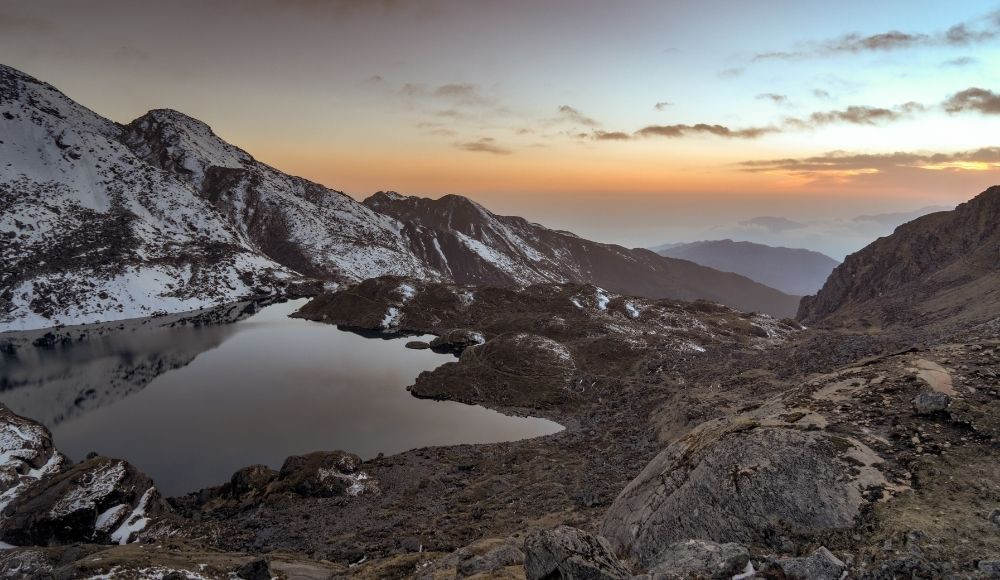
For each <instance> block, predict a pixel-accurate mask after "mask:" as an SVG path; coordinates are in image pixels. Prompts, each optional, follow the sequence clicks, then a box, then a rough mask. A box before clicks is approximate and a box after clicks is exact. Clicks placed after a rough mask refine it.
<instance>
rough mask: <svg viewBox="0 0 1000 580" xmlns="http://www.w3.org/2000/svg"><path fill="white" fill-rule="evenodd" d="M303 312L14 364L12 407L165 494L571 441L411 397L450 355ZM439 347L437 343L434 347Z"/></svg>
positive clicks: (528, 423) (112, 336) (544, 423)
mask: <svg viewBox="0 0 1000 580" xmlns="http://www.w3.org/2000/svg"><path fill="white" fill-rule="evenodd" d="M304 302H305V301H304V300H297V301H292V302H286V303H283V304H275V305H271V306H267V307H265V308H263V309H261V310H260V311H259V312H258V313H257V314H254V315H252V316H250V317H249V318H244V319H242V320H239V321H237V322H232V323H224V324H211V325H203V326H199V327H193V326H191V325H185V326H177V327H166V328H160V327H157V328H155V329H152V328H149V327H148V326H147V327H141V326H137V325H135V324H131V325H127V327H126V328H125V329H123V330H117V331H115V332H111V333H107V334H105V335H102V336H100V337H97V338H93V339H88V340H85V341H81V342H76V343H73V344H71V345H69V346H65V347H56V348H35V347H30V346H29V347H26V348H21V349H20V350H18V351H17V355H16V356H15V357H11V356H9V355H7V356H5V357H4V358H3V359H2V366H0V389H2V390H0V402H3V403H4V404H6V405H7V406H9V407H10V408H11V409H12V410H13V411H14V412H15V413H18V414H21V415H24V416H27V417H31V418H33V419H36V420H38V421H40V422H42V423H45V424H46V425H47V426H48V427H49V428H50V429H51V430H52V433H53V436H54V438H55V445H56V447H57V448H58V449H59V450H60V451H62V452H63V453H65V454H67V455H69V456H70V457H71V458H72V459H74V460H79V459H82V458H83V457H85V456H86V454H87V453H88V452H91V451H96V452H97V453H100V454H102V455H107V456H110V457H119V458H123V459H127V460H128V461H130V462H132V463H133V464H134V465H136V466H137V467H138V468H139V469H141V470H142V471H144V472H145V473H146V474H148V475H149V476H150V477H152V478H153V480H154V481H155V482H156V484H157V487H159V488H160V490H161V491H162V492H163V493H164V494H165V495H178V494H183V493H186V492H189V491H194V490H197V489H201V488H203V487H207V486H211V485H218V484H221V483H223V482H225V481H227V480H228V479H229V476H230V475H232V473H233V472H234V471H236V470H237V469H240V468H241V467H245V466H247V465H251V464H254V463H263V464H267V465H270V466H271V467H275V468H277V467H279V466H280V465H281V463H282V462H283V461H284V459H285V457H287V456H288V455H295V454H301V453H308V452H310V451H317V450H334V449H341V450H344V451H349V452H351V453H355V454H357V455H360V456H361V457H362V458H366V459H367V458H371V457H374V456H376V455H378V454H379V453H380V452H381V453H385V454H387V455H388V454H392V453H398V452H400V451H405V450H408V449H414V448H418V447H425V446H431V445H453V444H461V443H493V442H500V441H514V440H519V439H525V438H529V437H537V436H540V435H547V434H551V433H555V432H557V431H560V430H561V429H562V427H561V426H560V425H558V424H557V423H554V422H552V421H548V420H545V419H538V418H527V417H509V416H506V415H502V414H500V413H497V412H495V411H491V410H489V409H486V408H483V407H479V406H472V405H464V404H461V403H455V402H449V401H430V400H421V399H417V398H415V397H413V396H411V395H410V393H409V392H407V391H406V389H405V387H406V385H409V384H412V383H413V380H414V379H415V378H416V376H417V375H418V374H420V372H421V371H425V370H431V369H433V368H435V367H437V366H439V365H441V364H443V363H445V362H449V361H454V360H455V358H454V357H453V356H451V355H442V354H437V353H434V352H431V351H429V350H420V351H417V350H411V349H407V348H405V347H404V346H403V345H404V343H405V342H406V341H407V340H413V337H410V338H394V339H388V340H386V339H380V338H365V337H362V336H359V335H357V334H354V333H351V332H345V331H341V330H338V329H337V328H336V327H334V326H332V325H327V324H320V323H315V322H309V321H305V320H299V319H293V318H288V314H290V313H291V312H294V311H295V310H297V309H298V308H299V307H301V306H302V304H304ZM425 338H429V337H425Z"/></svg>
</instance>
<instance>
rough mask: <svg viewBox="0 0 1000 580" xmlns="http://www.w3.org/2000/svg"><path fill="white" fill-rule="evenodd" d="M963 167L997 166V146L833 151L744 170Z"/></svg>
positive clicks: (817, 171) (753, 164)
mask: <svg viewBox="0 0 1000 580" xmlns="http://www.w3.org/2000/svg"><path fill="white" fill-rule="evenodd" d="M962 164H991V165H993V164H997V165H1000V147H985V148H982V149H976V150H973V151H963V152H958V153H906V152H896V153H847V152H844V151H833V152H830V153H826V154H824V155H817V156H813V157H802V158H786V159H765V160H754V161H744V162H743V163H740V166H741V167H742V168H743V170H744V171H749V172H768V171H783V172H788V173H796V174H823V173H843V172H881V171H886V170H890V169H894V168H911V169H912V168H917V169H939V170H941V169H962Z"/></svg>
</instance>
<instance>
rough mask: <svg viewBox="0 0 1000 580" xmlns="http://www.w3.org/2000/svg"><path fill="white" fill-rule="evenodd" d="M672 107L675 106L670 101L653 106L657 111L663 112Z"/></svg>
mask: <svg viewBox="0 0 1000 580" xmlns="http://www.w3.org/2000/svg"><path fill="white" fill-rule="evenodd" d="M672 106H674V104H673V103H671V102H670V101H660V102H659V103H656V104H655V105H653V108H654V109H656V110H657V111H663V110H666V108H667V107H672Z"/></svg>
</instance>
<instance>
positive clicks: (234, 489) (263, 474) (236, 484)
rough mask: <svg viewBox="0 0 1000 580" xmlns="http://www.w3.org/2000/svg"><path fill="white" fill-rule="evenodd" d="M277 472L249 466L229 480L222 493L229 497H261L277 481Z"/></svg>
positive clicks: (264, 466) (268, 468) (259, 466)
mask: <svg viewBox="0 0 1000 580" xmlns="http://www.w3.org/2000/svg"><path fill="white" fill-rule="evenodd" d="M277 477H278V472H277V471H275V470H273V469H271V468H270V467H268V466H266V465H250V466H248V467H244V468H243V469H241V470H239V471H237V472H236V473H234V474H233V476H232V477H231V478H229V483H228V484H226V485H225V486H224V488H223V493H224V494H225V495H227V496H230V497H243V496H246V495H253V496H257V495H262V494H264V492H266V491H267V486H268V485H270V484H271V482H272V481H274V480H275V479H277Z"/></svg>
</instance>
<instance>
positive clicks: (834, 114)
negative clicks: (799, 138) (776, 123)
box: [785, 101, 927, 129]
mask: <svg viewBox="0 0 1000 580" xmlns="http://www.w3.org/2000/svg"><path fill="white" fill-rule="evenodd" d="M926 109H927V108H926V107H925V106H924V105H921V104H920V103H916V102H912V101H911V102H909V103H903V104H902V105H897V106H895V107H893V108H891V109H887V108H884V107H869V106H863V105H860V106H859V105H854V106H850V107H847V108H845V109H839V110H833V111H817V112H815V113H812V114H811V115H809V116H808V117H806V118H804V119H802V118H795V117H787V118H786V119H785V125H786V126H787V127H790V128H796V129H808V128H815V127H820V126H824V125H832V124H835V123H847V124H851V125H879V124H882V123H887V122H891V121H898V120H900V119H903V118H906V117H908V116H910V115H912V114H914V113H919V112H923V111H925V110H926Z"/></svg>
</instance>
